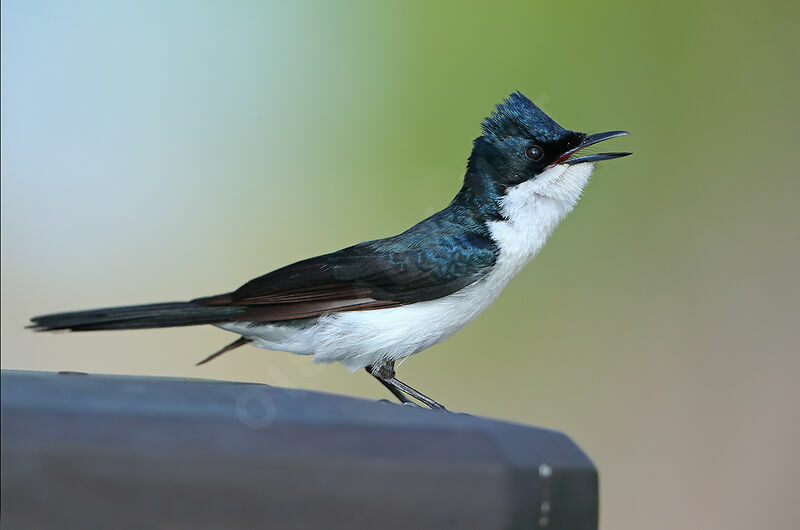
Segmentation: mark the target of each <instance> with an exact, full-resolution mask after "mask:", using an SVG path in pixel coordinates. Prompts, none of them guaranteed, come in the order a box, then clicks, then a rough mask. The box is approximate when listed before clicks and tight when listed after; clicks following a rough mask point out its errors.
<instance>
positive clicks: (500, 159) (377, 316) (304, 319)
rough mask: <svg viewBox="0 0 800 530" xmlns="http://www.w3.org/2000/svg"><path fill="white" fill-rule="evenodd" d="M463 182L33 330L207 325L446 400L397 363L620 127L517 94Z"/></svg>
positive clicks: (524, 247) (510, 266) (580, 178)
mask: <svg viewBox="0 0 800 530" xmlns="http://www.w3.org/2000/svg"><path fill="white" fill-rule="evenodd" d="M481 126H482V127H481V128H482V134H481V136H479V137H478V138H477V139H475V141H474V142H473V147H472V153H471V154H470V156H469V160H468V162H467V169H466V174H465V176H464V184H463V186H462V187H461V190H460V191H459V192H458V193H457V194H456V196H455V198H454V199H453V200H452V202H450V204H449V205H448V206H447V207H446V208H444V209H443V210H441V211H439V212H437V213H435V214H433V215H431V216H430V217H428V218H427V219H424V220H423V221H420V222H419V223H417V224H416V225H414V226H412V227H411V228H409V229H408V230H406V231H405V232H403V233H401V234H398V235H395V236H392V237H387V238H384V239H376V240H374V241H365V242H362V243H358V244H356V245H353V246H351V247H347V248H344V249H342V250H339V251H337V252H332V253H330V254H324V255H321V256H317V257H313V258H309V259H306V260H303V261H299V262H297V263H293V264H291V265H287V266H285V267H283V268H280V269H277V270H274V271H272V272H270V273H267V274H265V275H263V276H260V277H258V278H255V279H253V280H250V281H249V282H247V283H245V284H244V285H242V286H241V287H239V288H238V289H236V290H235V291H232V292H229V293H225V294H219V295H215V296H207V297H203V298H196V299H194V300H191V301H189V302H169V303H159V304H146V305H136V306H124V307H112V308H107V309H93V310H88V311H75V312H69V313H56V314H50V315H43V316H37V317H33V318H32V319H31V322H32V324H31V325H30V326H29V327H30V328H33V329H35V330H37V331H52V330H71V331H97V330H112V329H144V328H161V327H173V326H194V325H200V324H212V325H214V326H217V327H220V328H222V329H225V330H228V331H231V332H234V333H236V334H238V335H239V336H240V337H239V338H238V339H236V340H235V341H233V342H232V343H231V344H229V345H227V346H225V347H224V348H222V349H221V350H219V351H217V352H216V353H214V354H212V355H211V356H209V357H207V358H206V359H204V360H202V361H200V362H199V363H197V364H198V365H199V364H203V363H206V362H208V361H210V360H211V359H213V358H215V357H218V356H219V355H222V354H223V353H226V352H228V351H230V350H232V349H234V348H237V347H239V346H242V345H244V344H248V343H249V344H253V345H255V346H258V347H260V348H266V349H270V350H280V351H287V352H291V353H297V354H304V355H313V359H314V361H315V362H324V363H327V362H335V361H339V362H341V363H343V364H344V365H345V366H346V367H347V368H349V369H350V370H353V371H354V370H357V369H361V368H365V369H366V370H367V372H368V373H370V374H371V375H372V376H374V377H375V378H376V379H377V380H378V381H380V382H381V383H382V384H383V385H384V386H386V387H387V388H388V389H389V390H390V391H391V392H392V394H394V396H395V397H396V398H397V399H398V400H400V401H401V402H402V403H413V402H412V401H411V399H410V398H414V399H416V400H418V401H420V402H421V403H423V404H425V405H427V406H428V407H430V408H432V409H442V410H444V407H443V406H442V405H441V404H439V403H437V402H436V401H434V400H433V399H431V398H429V397H427V396H426V395H424V394H422V393H421V392H419V391H417V390H415V389H414V388H412V387H410V386H409V385H407V384H405V383H403V382H402V381H400V380H398V379H397V378H396V376H395V369H394V368H395V363H396V362H397V361H400V360H402V359H405V358H406V357H408V356H410V355H412V354H415V353H418V352H420V351H422V350H424V349H426V348H429V347H431V346H433V345H434V344H436V343H438V342H440V341H442V340H444V339H446V338H447V337H449V336H451V335H452V334H454V333H455V332H456V331H458V330H459V329H461V328H463V327H464V326H466V325H467V324H468V323H470V322H471V321H472V320H473V319H475V317H477V316H478V315H479V314H480V313H481V312H482V311H483V310H484V309H486V308H487V307H488V306H489V305H490V304H491V303H492V302H493V301H494V300H495V299H496V298H497V297H498V296H499V295H500V292H501V291H502V290H503V288H504V287H505V286H506V285H507V284H508V282H509V281H510V280H511V278H513V277H514V276H515V275H516V274H517V273H518V272H520V271H521V270H522V269H523V267H524V266H525V265H526V264H528V263H529V262H530V261H531V260H532V259H533V258H534V257H535V256H536V254H537V253H538V252H539V250H541V248H542V246H543V245H544V244H545V242H546V241H547V238H548V237H550V234H552V232H553V230H554V229H555V227H556V226H557V225H558V223H559V222H560V221H561V219H563V218H564V216H566V215H567V214H568V213H569V212H570V211H571V210H572V209H573V208H574V207H575V204H576V203H577V201H578V199H579V198H580V196H581V193H582V191H583V188H584V186H586V183H587V182H588V181H589V177H590V176H591V174H592V171H593V169H594V163H595V162H599V161H602V160H611V159H614V158H620V157H623V156H627V155H630V154H631V153H597V154H589V155H585V156H576V155H577V154H578V152H579V151H581V150H582V149H584V148H586V147H589V146H591V145H594V144H596V143H598V142H602V141H604V140H608V139H609V138H615V137H617V136H623V135H626V134H628V133H627V132H625V131H611V132H605V133H599V134H586V133H581V132H575V131H570V130H567V129H564V128H563V127H561V126H560V125H559V124H558V123H556V122H555V121H553V120H552V119H551V118H550V117H549V116H547V114H545V113H544V112H543V111H542V110H541V109H539V108H538V107H537V106H536V105H534V104H533V103H532V102H531V101H530V100H529V99H528V98H526V97H525V96H523V95H522V94H521V93H520V92H514V93H512V94H511V95H510V96H509V97H508V98H506V99H505V100H504V101H503V103H501V104H499V105H497V107H496V109H495V110H494V112H493V113H492V114H491V115H490V116H488V117H487V118H485V119H484V120H483V122H482V124H481Z"/></svg>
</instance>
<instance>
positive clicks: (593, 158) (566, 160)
mask: <svg viewBox="0 0 800 530" xmlns="http://www.w3.org/2000/svg"><path fill="white" fill-rule="evenodd" d="M628 134H630V133H629V132H627V131H609V132H604V133H597V134H590V135H588V136H587V137H586V138H584V139H583V142H581V144H580V145H579V146H578V147H576V148H574V149H571V150H569V151H567V152H566V153H564V154H563V155H561V158H559V159H558V161H557V162H556V164H554V165H557V164H569V165H572V164H582V163H584V162H600V161H601V160H612V159H614V158H622V157H623V156H628V155H630V154H633V153H597V154H593V155H586V156H579V157H577V158H570V157H571V156H572V155H574V154H575V153H577V152H578V151H580V150H581V149H584V148H586V147H589V146H590V145H594V144H596V143H599V142H602V141H604V140H609V139H611V138H616V137H617V136H626V135H628Z"/></svg>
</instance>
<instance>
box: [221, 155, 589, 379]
mask: <svg viewBox="0 0 800 530" xmlns="http://www.w3.org/2000/svg"><path fill="white" fill-rule="evenodd" d="M593 169H594V165H593V164H586V163H585V164H576V165H572V166H568V165H566V164H562V165H558V166H555V167H552V168H550V169H548V170H546V171H544V172H543V173H542V174H540V175H539V176H538V177H536V178H535V179H533V180H530V181H527V182H524V183H522V184H519V185H518V186H515V187H513V188H510V189H509V190H508V191H507V193H506V196H505V197H504V198H503V199H502V203H501V206H502V213H503V217H504V220H502V221H493V222H491V223H490V224H489V230H490V233H491V236H492V238H493V239H494V240H495V242H496V243H497V245H498V247H499V249H500V252H499V255H498V257H497V262H496V263H495V265H494V267H492V270H491V272H489V274H487V275H486V276H485V277H484V278H483V279H481V280H480V281H478V282H476V283H473V284H472V285H469V286H467V287H465V288H463V289H461V290H460V291H457V292H455V293H453V294H450V295H448V296H445V297H442V298H439V299H436V300H430V301H427V302H418V303H415V304H410V305H406V306H401V307H393V308H388V309H376V310H371V311H349V312H341V313H332V314H329V315H324V316H322V317H320V318H319V320H318V321H317V322H316V323H315V324H314V325H312V326H309V327H307V328H306V329H297V328H292V327H288V326H285V325H271V324H267V325H260V326H257V327H250V326H248V325H247V323H245V322H242V323H232V324H222V325H220V327H221V328H224V329H226V330H229V331H233V332H236V333H239V334H241V335H243V336H244V337H247V338H249V339H252V340H253V344H255V345H256V346H259V347H261V348H266V349H270V350H281V351H288V352H292V353H299V354H307V355H314V361H315V362H334V361H339V362H341V363H343V364H344V365H345V366H346V367H347V368H349V369H351V370H357V369H359V368H363V367H364V366H367V365H371V364H374V363H376V362H378V361H380V360H384V359H393V360H401V359H404V358H406V357H408V356H409V355H412V354H414V353H417V352H419V351H422V350H424V349H425V348H428V347H430V346H433V345H434V344H436V343H437V342H440V341H442V340H444V339H446V338H447V337H449V336H450V335H452V334H453V333H455V332H456V331H458V330H459V329H461V328H462V327H464V326H466V325H467V324H469V323H470V322H471V321H472V320H473V319H475V317H477V316H478V315H479V314H480V313H481V312H482V311H483V310H484V309H486V308H487V307H489V305H490V304H491V303H492V302H494V301H495V299H497V297H498V296H499V295H500V292H501V291H502V290H503V288H504V287H505V286H506V285H507V284H508V282H509V281H510V280H511V278H513V277H514V276H515V275H516V274H517V273H518V272H520V271H521V270H522V269H523V267H525V265H527V264H528V263H529V262H530V261H531V260H532V259H533V258H534V257H535V256H536V254H537V253H538V252H539V250H541V248H542V246H544V244H545V242H546V241H547V238H548V237H550V234H552V233H553V230H554V229H555V227H556V226H557V225H558V223H559V221H561V219H563V218H564V216H566V215H567V214H568V213H569V212H570V211H571V210H572V209H573V208H574V207H575V204H576V203H577V202H578V199H579V198H580V195H581V192H582V191H583V188H584V186H585V185H586V183H587V182H588V181H589V177H590V176H591V174H592V170H593Z"/></svg>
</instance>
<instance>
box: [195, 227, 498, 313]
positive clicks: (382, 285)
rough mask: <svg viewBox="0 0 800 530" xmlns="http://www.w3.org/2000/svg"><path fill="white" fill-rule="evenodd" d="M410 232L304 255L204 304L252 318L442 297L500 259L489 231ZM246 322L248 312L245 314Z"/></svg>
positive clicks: (407, 302)
mask: <svg viewBox="0 0 800 530" xmlns="http://www.w3.org/2000/svg"><path fill="white" fill-rule="evenodd" d="M432 239H433V238H430V237H421V236H415V235H414V234H413V233H408V232H407V233H404V234H401V235H400V236H395V237H394V238H387V239H381V240H376V241H367V242H364V243H359V244H357V245H354V246H352V247H348V248H345V249H343V250H340V251H338V252H333V253H331V254H325V255H322V256H317V257H314V258H310V259H306V260H303V261H299V262H297V263H294V264H292V265H288V266H286V267H283V268H280V269H277V270H275V271H273V272H270V273H268V274H265V275H264V276H260V277H258V278H255V279H254V280H251V281H249V282H247V283H246V284H244V285H243V286H241V287H240V288H239V289H237V290H236V291H233V292H231V293H227V294H223V295H218V296H212V297H208V298H201V299H198V300H195V302H197V303H200V304H204V305H236V306H252V309H251V310H250V311H249V314H248V315H247V319H250V320H258V321H274V320H288V319H295V318H307V317H312V316H318V315H321V314H323V313H329V312H337V311H353V310H363V309H376V308H382V307H394V306H399V305H405V304H411V303H415V302H422V301H425V300H433V299H436V298H441V297H442V296H446V295H448V294H451V293H454V292H456V291H458V290H459V289H462V288H464V287H466V286H467V285H470V284H471V283H474V282H476V281H478V280H479V279H481V278H482V277H483V275H484V274H486V272H487V270H488V268H489V267H490V266H491V265H492V264H493V263H494V261H495V259H496V252H497V249H496V246H495V244H494V242H493V241H492V240H491V238H489V237H488V236H487V235H482V234H476V233H460V234H449V235H442V234H439V235H438V237H436V238H435V239H433V240H432ZM242 319H243V320H245V319H246V318H244V316H243V318H242Z"/></svg>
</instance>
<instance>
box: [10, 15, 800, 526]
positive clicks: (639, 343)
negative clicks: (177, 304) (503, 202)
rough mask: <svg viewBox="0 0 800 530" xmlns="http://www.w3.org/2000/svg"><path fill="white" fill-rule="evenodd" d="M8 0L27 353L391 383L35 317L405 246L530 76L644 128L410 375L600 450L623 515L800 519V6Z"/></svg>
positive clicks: (573, 101) (83, 363) (158, 371)
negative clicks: (346, 250)
mask: <svg viewBox="0 0 800 530" xmlns="http://www.w3.org/2000/svg"><path fill="white" fill-rule="evenodd" d="M287 4H288V3H284V2H273V3H267V2H261V3H249V2H240V3H236V4H235V5H228V4H223V3H201V2H194V1H186V2H169V3H162V2H130V3H113V4H111V3H106V2H42V1H21V0H17V1H4V2H3V3H2V367H3V368H6V369H28V370H78V371H89V372H106V373H124V374H152V375H170V376H185V377H203V378H219V379H235V380H244V381H258V382H264V383H269V384H275V385H284V386H292V387H295V386H296V387H302V388H309V389H319V390H324V391H329V392H338V393H348V394H355V395H359V396H365V397H369V398H373V399H374V398H378V397H388V394H387V393H386V392H385V391H383V390H382V388H380V386H379V385H378V384H377V383H375V382H374V381H372V380H371V379H370V378H369V377H367V376H366V375H364V374H362V373H358V374H349V373H348V372H346V370H345V369H344V368H342V367H341V366H338V365H335V366H316V365H313V364H311V362H310V360H309V359H308V358H306V357H297V356H290V355H289V354H285V353H280V352H268V351H263V350H259V349H256V348H242V349H239V350H237V351H236V352H234V353H231V354H228V355H226V356H224V357H222V358H220V359H219V360H217V361H214V362H212V363H210V364H209V365H206V366H203V367H202V368H195V367H194V362H195V361H197V360H199V359H201V358H203V357H204V356H205V355H206V354H208V353H210V352H212V351H213V350H215V349H216V348H218V347H220V346H221V345H223V344H225V343H226V342H227V341H230V340H232V338H233V337H232V336H231V335H229V334H227V333H225V332H223V331H220V330H217V329H214V328H211V327H208V328H194V329H188V328H184V329H175V330H158V331H142V332H114V333H93V334H74V335H67V334H34V333H31V332H29V331H26V330H24V329H23V326H24V325H25V323H26V320H27V318H28V317H29V316H31V315H34V314H40V313H44V312H53V311H59V310H70V309H84V308H91V307H99V306H109V305H118V304H132V303H140V302H141V303H144V302H154V301H168V300H182V299H188V298H192V297H195V296H199V295H207V294H213V293H217V292H223V291H228V290H230V289H232V288H235V287H237V286H238V285H239V284H241V283H243V282H244V281H245V280H247V279H249V278H251V277H254V276H257V275H260V274H262V273H264V272H266V271H269V270H271V269H273V268H276V267H279V266H281V265H284V264H286V263H289V262H292V261H295V260H298V259H301V258H305V257H308V256H311V255H315V254H320V253H323V252H328V251H332V250H335V249H338V248H340V247H343V246H346V245H350V244H352V243H355V242H358V241H361V240H365V239H371V238H377V237H383V236H387V235H391V234H394V233H396V232H398V231H401V230H403V229H405V228H406V227H408V226H410V225H411V224H413V223H414V222H416V221H417V220H419V219H421V218H422V217H424V216H426V215H428V214H430V213H433V212H434V211H436V210H438V209H440V208H442V207H443V206H445V205H446V204H447V203H448V201H449V200H450V199H451V198H452V196H453V195H454V194H455V192H456V191H457V190H458V188H459V186H460V181H461V177H462V176H463V170H464V165H465V161H466V158H467V156H468V154H469V151H470V147H471V141H472V139H473V138H474V137H475V136H477V135H478V134H479V127H478V125H479V122H480V120H481V118H483V116H485V115H486V114H487V113H488V112H490V110H491V109H492V107H493V105H494V104H495V103H497V102H499V101H500V100H501V98H502V97H503V96H505V95H507V94H508V93H509V92H511V91H512V90H515V89H519V90H521V91H522V92H524V93H525V94H527V95H528V96H529V97H531V98H532V99H533V100H534V101H535V102H537V103H538V104H540V106H542V107H543V108H544V110H545V111H547V112H548V113H550V114H551V115H552V116H554V117H555V119H557V120H558V121H559V122H560V123H562V124H563V125H565V126H567V127H569V128H573V129H579V130H585V131H594V132H598V131H603V130H609V129H627V130H629V131H631V132H632V133H633V134H632V136H630V137H627V138H624V139H618V140H615V141H614V142H613V146H612V145H611V144H609V149H611V150H631V151H634V152H635V155H634V156H633V157H630V158H627V159H625V160H620V161H616V162H609V163H606V164H602V165H601V167H600V168H599V169H598V170H597V172H596V173H595V178H594V179H593V181H592V183H591V184H590V186H589V187H588V189H587V191H586V194H585V196H584V200H583V201H582V202H581V204H579V206H578V208H577V209H576V210H575V211H574V212H573V213H572V214H571V215H570V216H569V218H568V219H567V220H566V221H565V222H564V223H563V224H562V225H561V227H560V228H559V229H558V230H557V231H556V233H555V235H554V236H553V238H552V239H551V241H550V243H549V244H548V245H547V246H546V247H545V249H544V250H543V252H542V253H541V254H540V255H539V257H538V258H537V260H536V261H535V262H534V263H533V264H532V265H531V266H529V267H528V268H527V269H526V270H525V271H524V272H523V273H522V274H521V275H520V276H519V277H518V278H517V279H515V280H514V281H513V282H512V284H511V285H510V286H509V288H508V289H507V290H506V292H505V293H504V295H503V296H501V297H500V299H499V301H498V302H496V303H495V304H494V305H493V306H492V307H491V308H490V309H489V310H487V311H486V313H484V315H483V316H481V317H480V318H479V319H478V320H477V321H476V322H474V323H473V324H472V325H471V326H469V327H468V328H466V329H465V330H464V331H462V332H461V333H459V334H457V335H456V336H455V337H453V338H451V339H449V340H447V341H446V342H444V343H442V344H440V345H438V346H436V347H434V348H432V349H430V350H428V351H427V352H426V353H425V354H424V355H420V356H415V357H413V358H412V359H411V360H409V361H408V362H407V363H405V364H403V366H402V368H401V370H400V374H401V378H402V379H404V380H407V381H408V382H410V383H411V384H413V385H414V386H417V387H418V388H420V389H422V390H423V391H425V392H428V393H429V394H430V395H431V396H433V397H434V398H436V399H438V400H440V401H442V402H443V403H445V404H446V405H449V406H450V407H451V408H453V409H456V410H464V411H470V412H472V413H475V414H482V415H491V416H496V417H500V418H506V419H510V420H515V421H521V422H525V423H532V424H537V425H544V426H548V427H551V428H555V429H559V430H563V431H565V432H567V433H568V434H569V435H571V436H572V437H573V438H574V439H575V440H576V441H577V442H578V443H579V444H580V445H581V446H582V447H583V448H584V449H585V450H586V451H587V452H588V453H589V455H590V456H591V457H592V458H593V459H594V461H595V463H596V464H597V466H598V467H599V469H600V473H601V475H600V477H601V488H602V501H601V502H602V504H601V512H602V516H601V517H602V526H603V528H605V529H609V530H610V529H615V530H621V529H631V530H641V529H644V528H646V529H648V530H654V529H662V528H663V529H673V528H726V529H738V528H741V529H750V528H754V527H758V528H790V527H794V526H795V525H796V524H797V521H798V520H800V506H798V503H797V492H798V491H800V458H798V447H800V421H798V416H800V414H799V413H798V408H800V390H799V389H798V374H799V373H800V358H799V357H798V338H800V332H799V331H798V328H800V322H799V321H800V319H798V315H799V314H800V303H799V302H798V298H799V296H800V278H798V271H799V270H800V221H799V219H800V216H799V215H798V193H799V192H800V182H799V180H800V179H799V178H798V177H799V175H798V161H797V149H798V148H797V145H796V135H797V121H798V118H800V112H798V111H800V105H798V98H797V94H798V93H799V92H800V86H798V64H800V60H799V59H800V57H798V55H800V53H798V50H800V45H799V44H798V38H797V20H798V14H799V13H798V12H799V11H800V7H798V6H800V4H798V3H797V2H789V1H786V2H770V1H766V2H758V3H755V2H752V3H749V4H736V3H730V2H722V1H720V2H705V1H700V2H698V1H677V2H669V3H666V4H662V5H656V4H654V3H650V5H642V4H641V3H639V2H633V1H631V2H619V3H608V2H602V3H601V2H593V3H587V4H583V5H575V4H573V3H565V2H562V3H554V2H547V3H544V2H541V3H539V2H525V3H524V4H516V3H507V2H492V3H488V2H484V3H476V4H472V3H467V2H453V3H435V2H433V3H432V2H393V3H392V2H367V1H365V2H337V3H333V2H322V1H321V2H304V3H300V4H297V5H292V6H290V5H287Z"/></svg>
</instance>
